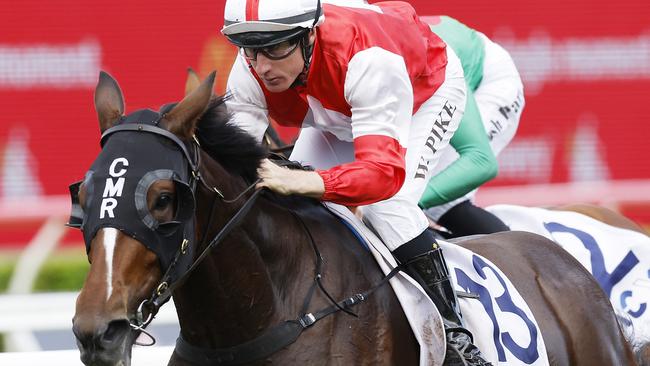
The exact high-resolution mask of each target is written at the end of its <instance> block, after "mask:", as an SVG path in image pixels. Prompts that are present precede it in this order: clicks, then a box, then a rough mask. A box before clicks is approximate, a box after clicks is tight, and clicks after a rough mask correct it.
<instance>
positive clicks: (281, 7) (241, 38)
mask: <svg viewBox="0 0 650 366" xmlns="http://www.w3.org/2000/svg"><path fill="white" fill-rule="evenodd" d="M224 18H225V19H224V27H223V29H222V30H221V33H223V34H224V35H225V36H226V37H227V38H228V39H229V40H230V42H232V43H233V44H235V45H236V46H240V47H266V46H272V45H274V44H277V43H280V42H283V41H286V40H288V39H291V38H294V37H297V36H298V35H300V34H302V33H303V32H305V31H306V30H308V29H311V28H313V27H316V26H318V25H320V24H321V23H322V22H323V21H324V20H325V15H324V14H323V11H322V7H321V2H320V0H226V9H225V11H224Z"/></svg>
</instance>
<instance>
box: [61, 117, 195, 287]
mask: <svg viewBox="0 0 650 366" xmlns="http://www.w3.org/2000/svg"><path fill="white" fill-rule="evenodd" d="M161 118H162V116H161V114H159V113H157V112H154V111H152V110H149V109H143V110H138V111H135V112H133V113H131V114H129V115H128V116H125V117H123V118H122V119H121V120H120V121H119V122H118V123H117V124H116V125H115V126H114V127H112V128H109V129H108V130H106V131H105V132H104V134H103V135H102V138H101V145H102V151H101V152H100V154H99V155H98V156H97V158H96V160H95V161H94V162H93V164H92V165H91V167H90V170H89V171H88V172H87V173H86V176H85V179H84V180H83V184H84V186H85V191H86V200H85V202H84V207H83V208H82V207H80V205H79V198H78V190H79V183H81V182H79V183H76V184H73V185H71V186H70V193H71V196H72V215H71V217H70V221H69V225H70V226H73V227H79V228H80V229H81V230H82V231H83V236H84V241H85V244H86V251H87V252H89V251H90V244H91V241H92V239H93V238H94V237H95V236H96V235H97V233H98V231H99V230H100V229H103V228H114V229H117V230H119V231H121V232H122V233H124V234H125V235H128V236H130V237H132V238H134V239H136V240H138V241H139V242H140V243H142V244H143V245H145V246H146V247H147V248H148V249H150V250H151V251H153V252H154V253H156V255H157V256H158V260H159V263H160V268H161V270H162V273H166V272H167V271H168V269H169V268H170V267H172V265H173V269H172V271H170V273H169V274H170V275H171V277H170V278H168V282H169V283H171V282H173V281H174V280H176V278H178V277H179V276H180V275H181V274H182V273H183V272H184V271H185V270H186V269H187V268H188V267H189V266H190V265H191V262H192V259H193V256H194V253H193V251H194V247H195V245H194V241H195V237H194V236H195V230H194V204H195V203H194V189H195V187H196V180H195V179H194V175H193V174H192V172H193V171H196V169H197V167H196V160H197V159H196V158H192V156H191V155H190V154H189V150H188V145H186V144H185V143H184V142H182V141H181V140H180V139H179V138H178V137H176V136H175V135H174V134H172V133H170V132H169V131H167V130H165V129H162V128H160V127H158V122H159V121H160V119H161ZM163 179H164V180H171V181H173V182H174V183H175V187H176V207H175V218H174V219H173V220H171V221H167V222H159V221H157V220H156V219H155V218H154V217H153V216H152V214H151V210H150V209H149V204H148V202H147V193H148V191H149V188H150V187H151V185H152V184H153V183H155V182H156V181H158V180H163ZM107 244H108V245H111V243H107Z"/></svg>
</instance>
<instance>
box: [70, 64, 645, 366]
mask: <svg viewBox="0 0 650 366" xmlns="http://www.w3.org/2000/svg"><path fill="white" fill-rule="evenodd" d="M214 75H215V74H214V73H212V74H211V75H210V76H209V77H208V78H207V79H206V80H205V81H204V82H203V83H202V84H201V85H200V86H199V87H198V88H197V89H196V90H194V91H193V92H191V93H190V94H189V95H187V96H186V97H185V98H184V99H183V100H182V101H181V102H179V103H177V104H172V105H167V106H164V107H163V108H162V109H161V111H160V113H158V112H154V111H152V110H140V111H136V112H133V113H130V114H128V115H124V101H123V97H122V91H121V90H120V88H119V86H118V84H117V82H116V81H115V80H114V79H113V78H112V77H110V76H109V75H108V74H106V73H104V72H102V73H100V78H99V82H98V85H97V88H96V90H95V108H96V110H97V114H98V119H99V125H100V130H101V132H102V139H101V142H102V146H103V148H102V151H101V152H100V153H99V155H98V156H97V159H96V160H95V163H93V165H92V166H91V168H90V169H89V172H88V173H87V174H86V177H85V179H84V180H83V181H82V182H81V183H80V184H78V185H73V186H71V193H72V196H73V214H72V215H71V221H70V225H72V226H78V227H81V228H82V230H83V234H84V240H85V243H86V249H87V253H88V258H89V261H90V262H91V266H90V271H89V273H88V276H87V278H86V281H85V283H84V286H83V288H82V290H81V292H80V294H79V297H78V298H77V303H76V310H75V315H74V318H73V332H74V335H75V337H76V339H77V344H78V347H79V349H80V353H81V360H82V362H83V363H84V364H86V365H102V366H103V365H129V364H130V357H131V348H132V346H133V344H134V342H135V339H136V338H137V336H138V335H140V334H141V333H142V332H145V330H144V328H145V327H146V325H147V324H149V322H150V321H151V320H152V318H153V316H154V315H155V313H156V311H157V310H158V308H159V307H160V306H162V305H163V304H164V303H165V301H167V300H168V299H169V297H170V296H172V295H173V298H174V302H175V305H176V309H177V313H178V318H179V322H180V327H181V334H180V335H179V341H178V343H177V346H176V349H175V350H174V353H173V354H172V356H171V359H170V361H169V364H170V365H238V364H252V365H261V364H278V365H339V364H341V365H342V364H345V365H416V364H417V363H418V362H419V349H418V343H417V341H416V340H415V337H414V336H413V335H412V332H411V329H410V327H409V324H408V322H407V319H406V317H405V315H404V313H403V311H402V309H401V307H400V304H399V302H398V300H397V298H396V297H395V295H394V293H393V292H392V290H391V288H389V287H388V286H387V285H383V286H376V285H377V284H381V283H382V282H381V281H382V279H384V278H385V277H384V275H383V274H382V272H381V270H380V269H379V267H378V265H377V264H376V263H375V261H374V259H373V257H372V256H371V255H370V253H369V252H367V251H366V250H365V249H364V248H363V247H362V246H361V245H359V244H358V243H356V242H357V239H356V237H355V236H354V234H353V233H351V232H350V230H348V229H347V227H346V226H345V224H344V223H342V222H341V221H340V220H339V219H338V218H337V217H335V216H333V215H332V214H331V213H329V212H328V211H327V210H325V209H324V208H323V207H322V205H321V204H320V203H319V202H318V201H316V200H313V199H308V198H301V197H280V196H277V195H275V194H272V193H270V192H265V191H258V190H254V189H252V188H254V187H255V182H256V180H257V175H256V168H257V167H258V165H259V163H260V160H261V159H263V158H264V157H265V156H266V151H265V150H264V149H263V148H261V147H260V146H259V145H257V144H256V142H255V141H254V140H253V138H252V137H250V136H249V135H247V134H246V133H245V132H243V131H242V130H239V129H238V128H236V127H234V126H232V125H230V124H228V123H226V122H227V121H228V114H227V113H226V111H225V106H224V104H223V101H224V100H223V98H214V97H212V88H213V83H214ZM460 244H461V245H462V246H464V247H466V248H469V249H471V250H474V251H476V252H477V253H479V254H481V255H483V256H484V257H486V258H487V259H489V260H491V261H492V262H493V263H495V264H497V265H498V266H499V267H500V269H501V270H502V271H503V272H504V273H505V274H506V275H508V277H509V278H510V280H511V281H512V282H513V283H514V284H515V286H516V287H517V288H518V289H519V291H520V293H521V295H522V296H523V297H524V298H525V299H526V301H527V302H528V304H529V305H530V308H531V310H532V311H533V313H534V315H535V319H536V320H537V322H538V324H539V326H540V329H541V331H542V334H543V337H544V340H545V342H546V347H547V354H548V357H549V361H550V364H551V365H575V366H583V365H584V366H587V365H589V366H591V365H634V364H635V361H634V356H633V354H632V351H631V349H630V347H629V345H628V344H627V343H626V341H625V338H624V336H623V334H622V332H621V330H620V329H619V327H618V325H617V321H616V317H615V314H614V312H613V310H612V308H611V305H610V303H609V300H608V299H607V298H606V296H605V295H604V293H603V292H602V291H601V290H600V289H599V286H598V284H597V283H596V282H595V281H594V279H593V278H592V277H591V275H590V274H589V273H588V272H587V271H586V270H584V269H583V268H582V267H581V266H579V265H577V262H576V261H575V260H574V259H573V258H572V257H571V256H570V255H568V254H567V253H566V252H565V251H563V250H562V249H561V248H559V246H557V245H556V244H554V243H553V242H551V241H549V240H547V239H545V238H543V237H541V236H538V235H535V234H530V233H525V232H504V233H498V234H493V235H487V236H482V237H473V238H468V239H466V240H464V241H462V242H461V243H460ZM370 289H372V290H373V291H374V292H371V291H368V290H370ZM359 293H366V294H368V296H366V297H365V298H363V299H362V300H359V298H355V297H350V295H353V294H359ZM341 299H344V301H339V300H341ZM355 299H357V300H358V301H356V302H355ZM587 314H588V316H587ZM308 315H309V316H308Z"/></svg>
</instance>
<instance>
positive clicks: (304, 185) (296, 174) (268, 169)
mask: <svg viewBox="0 0 650 366" xmlns="http://www.w3.org/2000/svg"><path fill="white" fill-rule="evenodd" d="M257 174H258V175H259V177H260V178H261V179H262V180H261V181H260V182H259V183H257V188H262V187H266V188H268V189H270V190H272V191H273V192H276V193H279V194H283V195H290V194H297V195H301V196H307V197H312V198H321V197H322V196H323V193H325V184H324V183H323V179H322V178H321V176H320V175H319V174H318V173H316V172H313V171H305V170H292V169H288V168H285V167H280V166H277V165H275V164H274V163H273V162H272V161H270V160H269V159H264V160H263V161H262V164H260V167H259V168H257Z"/></svg>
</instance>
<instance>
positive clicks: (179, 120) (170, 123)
mask: <svg viewBox="0 0 650 366" xmlns="http://www.w3.org/2000/svg"><path fill="white" fill-rule="evenodd" d="M215 75H216V72H215V71H213V72H212V73H210V75H209V76H208V77H207V79H205V80H204V81H203V83H201V85H199V87H198V88H197V89H195V90H194V91H192V92H191V93H190V94H189V95H187V96H186V97H185V98H183V100H181V101H180V102H179V103H178V104H177V105H176V106H175V107H174V108H173V109H172V110H171V111H169V113H167V115H165V118H164V119H163V121H164V122H165V126H167V129H168V130H169V131H170V132H172V133H174V134H176V135H178V136H180V137H181V138H184V139H189V138H191V137H192V135H193V134H194V128H195V127H196V120H197V119H198V118H199V117H201V115H203V113H204V112H205V110H206V109H207V108H208V104H209V103H210V99H211V98H212V88H213V87H214V78H215Z"/></svg>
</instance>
